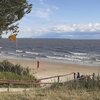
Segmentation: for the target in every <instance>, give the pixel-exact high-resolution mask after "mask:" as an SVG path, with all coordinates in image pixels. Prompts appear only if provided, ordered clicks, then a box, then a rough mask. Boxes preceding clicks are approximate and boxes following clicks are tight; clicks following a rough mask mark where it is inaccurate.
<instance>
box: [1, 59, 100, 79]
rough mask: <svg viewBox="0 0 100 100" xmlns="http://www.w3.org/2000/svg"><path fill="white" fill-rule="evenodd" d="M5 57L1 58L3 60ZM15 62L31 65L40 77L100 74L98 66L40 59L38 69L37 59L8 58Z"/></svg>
mask: <svg viewBox="0 0 100 100" xmlns="http://www.w3.org/2000/svg"><path fill="white" fill-rule="evenodd" d="M2 60H4V59H1V61H2ZM7 60H9V61H10V62H12V63H13V64H21V65H22V66H24V67H29V68H30V70H31V72H32V73H33V74H34V75H35V76H36V77H37V78H38V79H40V78H45V77H51V76H55V75H63V74H69V73H73V72H75V73H77V72H80V74H85V75H91V74H92V73H96V74H98V73H99V72H100V67H97V66H86V65H78V64H66V63H61V62H54V61H49V60H48V61H47V60H46V61H45V60H41V61H40V66H39V68H38V69H37V61H36V60H27V59H7ZM67 78H73V75H70V76H68V77H67Z"/></svg>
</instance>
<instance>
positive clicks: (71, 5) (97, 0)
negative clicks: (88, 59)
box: [3, 0, 100, 39]
mask: <svg viewBox="0 0 100 100" xmlns="http://www.w3.org/2000/svg"><path fill="white" fill-rule="evenodd" d="M28 1H29V3H32V4H33V7H32V11H31V13H29V14H27V15H25V16H24V18H23V19H21V20H20V21H19V27H20V28H19V33H18V36H17V37H18V38H66V39H100V0H28ZM8 35H9V34H8ZM3 37H7V35H3Z"/></svg>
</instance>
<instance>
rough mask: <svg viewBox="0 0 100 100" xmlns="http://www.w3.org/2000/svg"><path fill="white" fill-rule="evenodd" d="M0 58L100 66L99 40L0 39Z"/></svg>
mask: <svg viewBox="0 0 100 100" xmlns="http://www.w3.org/2000/svg"><path fill="white" fill-rule="evenodd" d="M0 58H12V59H31V60H49V61H56V62H62V63H71V64H83V65H92V66H93V65H95V66H100V40H71V39H32V38H18V39H17V40H16V42H11V41H9V40H8V39H3V38H2V39H0Z"/></svg>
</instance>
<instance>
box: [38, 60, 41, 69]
mask: <svg viewBox="0 0 100 100" xmlns="http://www.w3.org/2000/svg"><path fill="white" fill-rule="evenodd" d="M39 67H40V62H39V60H38V61H37V69H38V68H39Z"/></svg>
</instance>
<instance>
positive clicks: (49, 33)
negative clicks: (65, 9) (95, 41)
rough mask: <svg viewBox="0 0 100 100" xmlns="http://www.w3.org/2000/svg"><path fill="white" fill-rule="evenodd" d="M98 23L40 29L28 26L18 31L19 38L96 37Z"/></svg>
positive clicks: (50, 26) (99, 28)
mask: <svg viewBox="0 0 100 100" xmlns="http://www.w3.org/2000/svg"><path fill="white" fill-rule="evenodd" d="M99 32H100V23H94V24H92V23H89V24H61V25H60V24H59V25H48V26H47V25H43V26H40V27H37V28H36V27H33V26H28V27H24V28H21V29H20V33H19V37H20V36H23V37H34V38H35V37H36V38H38V37H45V38H46V37H51V38H52V37H61V38H64V37H70V38H72V37H76V38H78V37H80V36H82V37H89V36H95V37H96V35H98V34H99Z"/></svg>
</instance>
